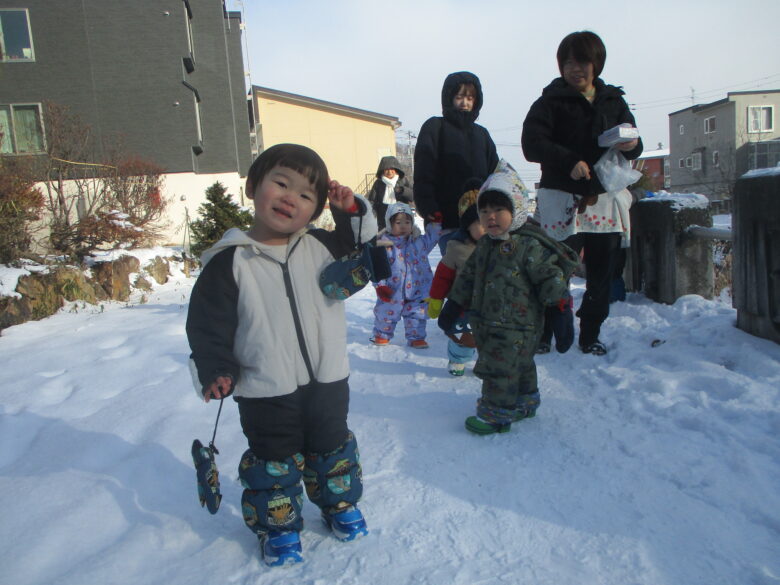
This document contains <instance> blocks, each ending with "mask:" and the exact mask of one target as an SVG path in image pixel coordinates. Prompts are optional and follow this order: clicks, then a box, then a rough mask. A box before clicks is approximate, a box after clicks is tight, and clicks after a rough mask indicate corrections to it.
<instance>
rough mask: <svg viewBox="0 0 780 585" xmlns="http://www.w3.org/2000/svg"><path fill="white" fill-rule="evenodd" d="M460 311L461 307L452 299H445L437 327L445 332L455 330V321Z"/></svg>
mask: <svg viewBox="0 0 780 585" xmlns="http://www.w3.org/2000/svg"><path fill="white" fill-rule="evenodd" d="M462 312H463V307H461V306H460V305H459V304H458V303H456V302H455V301H453V300H452V299H447V302H446V303H444V307H443V308H442V310H441V314H440V315H439V321H438V324H439V328H440V329H441V330H442V331H444V332H445V333H451V332H453V331H454V330H455V322H456V321H457V320H458V317H460V314H461V313H462Z"/></svg>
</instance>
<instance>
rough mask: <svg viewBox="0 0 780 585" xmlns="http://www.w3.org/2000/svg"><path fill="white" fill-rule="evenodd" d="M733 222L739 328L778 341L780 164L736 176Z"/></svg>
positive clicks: (779, 308)
mask: <svg viewBox="0 0 780 585" xmlns="http://www.w3.org/2000/svg"><path fill="white" fill-rule="evenodd" d="M731 223H732V229H733V230H734V263H733V266H734V268H733V275H732V280H733V287H732V288H733V290H732V298H733V299H734V306H735V307H736V309H737V327H739V328H740V329H743V330H744V331H747V332H748V333H751V334H752V335H757V336H759V337H764V338H766V339H771V340H773V341H776V342H778V343H780V169H761V170H757V171H751V172H749V173H747V174H745V175H743V176H742V177H741V178H740V179H739V180H738V181H737V184H736V186H735V189H734V213H733V216H732V221H731Z"/></svg>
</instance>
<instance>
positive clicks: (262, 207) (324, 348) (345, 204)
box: [187, 144, 376, 566]
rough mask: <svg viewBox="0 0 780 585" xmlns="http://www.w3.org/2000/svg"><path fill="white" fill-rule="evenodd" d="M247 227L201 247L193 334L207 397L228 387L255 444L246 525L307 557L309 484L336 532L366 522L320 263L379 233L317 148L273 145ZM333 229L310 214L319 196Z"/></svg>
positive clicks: (255, 182)
mask: <svg viewBox="0 0 780 585" xmlns="http://www.w3.org/2000/svg"><path fill="white" fill-rule="evenodd" d="M246 193H247V196H248V197H249V199H251V200H252V201H253V203H254V206H255V218H254V223H253V224H252V227H251V229H250V230H249V231H248V232H243V231H241V230H239V229H238V228H233V229H231V230H228V231H227V232H226V233H225V235H224V236H223V237H222V239H221V240H220V241H219V242H218V243H217V244H215V245H214V247H212V248H211V249H209V250H207V251H206V252H204V253H203V255H202V256H201V261H202V263H203V270H202V272H201V274H200V276H199V277H198V281H197V282H196V283H195V286H194V287H193V289H192V296H191V298H190V306H189V313H188V315H187V338H188V340H189V343H190V348H191V349H192V355H191V360H190V368H191V371H192V373H193V381H194V383H195V386H196V389H197V390H198V392H199V394H201V395H202V396H203V398H204V399H205V400H206V402H208V401H209V400H211V399H223V398H226V397H227V396H230V395H231V394H232V395H233V396H234V397H235V400H236V402H237V403H238V412H239V415H240V419H241V428H242V430H243V431H244V435H245V436H246V438H247V440H248V443H249V449H247V451H246V452H245V453H244V454H243V456H242V457H241V463H240V465H239V470H238V477H239V478H240V480H241V483H242V485H243V486H244V488H245V489H244V492H243V496H242V498H241V509H242V513H243V516H244V522H245V523H246V525H247V526H248V527H249V529H250V530H251V531H252V532H253V533H254V534H256V535H257V536H258V538H259V539H260V551H261V554H262V556H263V560H264V561H265V563H266V564H268V565H271V566H274V565H283V564H287V563H295V562H299V561H301V560H302V556H301V541H300V535H299V533H300V531H301V529H302V528H303V518H302V515H301V508H302V505H303V489H302V487H301V480H302V481H303V484H304V485H305V488H306V493H307V495H308V497H309V499H310V500H311V501H312V502H314V503H315V504H316V505H317V506H318V507H319V508H320V510H321V513H322V519H323V520H324V521H325V523H326V525H327V526H328V527H329V528H330V529H331V530H332V531H333V533H334V535H335V536H336V537H337V538H338V539H340V540H352V539H353V538H355V537H357V536H360V535H361V534H366V533H367V528H366V523H365V520H364V519H363V515H362V513H361V511H360V510H359V509H358V508H357V505H356V504H357V502H358V500H359V499H360V496H361V494H362V491H363V483H362V479H361V468H360V463H359V454H358V449H357V442H356V440H355V436H354V435H353V434H352V432H351V431H350V430H349V428H348V427H347V413H348V410H349V384H348V378H349V363H348V360H347V352H346V338H347V334H346V319H345V316H344V304H343V303H342V302H339V301H335V300H332V299H329V298H327V297H326V296H325V295H324V294H323V293H322V291H321V290H320V287H319V276H320V273H321V272H322V270H323V269H324V268H325V267H327V266H328V265H329V264H331V263H332V262H334V260H335V259H337V258H341V257H342V256H344V255H346V254H348V253H350V252H351V251H352V250H353V249H354V247H355V242H356V241H364V242H365V241H367V240H369V239H371V238H372V237H374V236H375V235H376V222H375V220H374V216H373V213H372V212H371V208H370V206H369V204H368V202H367V201H366V200H365V199H361V198H359V197H358V196H355V195H354V194H353V193H352V190H351V189H349V188H348V187H344V186H341V185H339V184H338V183H337V182H336V181H329V179H328V170H327V168H326V166H325V163H324V162H323V161H322V159H321V158H320V157H319V156H318V155H317V153H315V152H314V151H313V150H311V149H309V148H307V147H305V146H300V145H297V144H278V145H275V146H272V147H271V148H269V149H267V150H265V151H264V152H263V153H262V154H261V155H260V156H259V157H257V159H256V160H255V162H254V163H253V164H252V166H251V167H250V169H249V172H248V173H247V180H246ZM326 201H329V202H330V209H331V211H332V213H333V217H334V220H335V222H336V230H335V231H332V232H329V231H325V230H321V229H313V228H311V227H310V226H309V224H310V222H312V221H313V220H314V219H316V218H317V216H319V215H320V213H321V212H322V210H323V208H324V206H325V202H326Z"/></svg>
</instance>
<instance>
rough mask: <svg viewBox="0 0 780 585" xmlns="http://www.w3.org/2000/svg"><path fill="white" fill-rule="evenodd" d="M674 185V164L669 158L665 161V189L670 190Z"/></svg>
mask: <svg viewBox="0 0 780 585" xmlns="http://www.w3.org/2000/svg"><path fill="white" fill-rule="evenodd" d="M671 184H672V163H670V162H669V159H668V158H665V159H664V187H665V188H668V187H669V186H670V185H671Z"/></svg>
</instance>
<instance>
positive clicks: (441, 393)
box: [0, 251, 780, 585]
mask: <svg viewBox="0 0 780 585" xmlns="http://www.w3.org/2000/svg"><path fill="white" fill-rule="evenodd" d="M438 259H439V258H438V251H436V252H435V253H434V254H433V255H432V257H431V260H432V263H434V264H435V263H436V262H437V261H438ZM193 282H194V279H191V278H187V277H185V276H184V275H183V274H181V273H177V274H176V275H175V276H174V278H172V279H171V280H170V282H169V283H167V284H165V285H158V286H156V287H155V289H154V290H153V291H152V292H151V293H147V294H146V299H147V302H145V303H141V302H140V301H139V298H140V297H136V298H134V300H133V301H131V302H130V303H107V304H103V305H102V306H101V307H93V306H90V305H84V304H83V303H71V304H70V305H68V307H66V308H65V309H63V310H62V311H60V312H59V313H58V314H56V315H54V316H52V317H50V318H48V319H45V320H42V321H37V322H30V323H26V324H23V325H19V326H16V327H11V328H9V329H6V330H5V331H3V334H2V336H1V337H0V355H2V356H3V362H2V363H3V367H2V368H0V388H2V389H3V390H2V400H1V401H0V419H1V420H0V489H1V490H2V493H3V494H5V496H4V502H5V506H4V509H3V512H2V517H3V520H2V522H0V540H1V541H2V542H3V547H2V550H1V551H0V565H2V567H3V579H2V581H3V582H4V583H13V584H14V585H34V584H40V585H55V584H56V585H68V584H74V585H106V584H117V585H122V584H138V583H144V584H145V585H158V584H159V585H200V584H212V583H230V584H242V585H243V584H250V583H251V584H260V585H262V584H272V583H296V584H309V585H326V584H328V585H330V584H352V583H359V584H372V585H373V584H388V585H389V584H392V585H397V584H405V583H419V584H422V583H425V584H430V585H451V584H476V583H480V584H493V583H534V584H536V585H565V584H577V585H589V584H593V585H628V584H630V585H650V584H652V585H683V584H684V585H694V584H706V585H718V584H723V585H727V584H728V585H733V584H736V583H740V584H747V583H751V584H770V583H778V582H779V581H780V490H778V486H780V396H779V393H780V345H778V344H775V343H772V342H770V341H767V340H764V339H760V338H757V337H753V336H750V335H748V334H747V333H744V332H742V331H740V330H739V329H736V328H735V320H736V315H735V311H734V309H732V308H731V306H730V304H725V303H722V302H718V301H708V300H705V299H703V298H701V297H698V296H685V297H682V298H681V299H679V300H678V301H677V302H676V303H675V304H674V305H672V306H668V305H662V304H657V303H653V302H651V301H649V300H648V299H647V298H645V297H644V296H642V295H640V294H629V295H628V299H627V301H626V302H622V303H616V304H615V305H613V306H612V312H611V315H610V317H609V319H608V320H607V322H606V324H605V326H604V329H603V335H602V337H603V339H604V340H605V341H606V343H607V345H608V348H609V350H610V352H609V354H608V355H607V356H604V357H595V356H592V355H583V354H581V353H580V352H578V351H576V350H574V349H572V350H571V351H569V353H567V354H565V355H559V354H555V353H551V354H548V355H543V356H539V358H538V360H537V364H538V371H539V380H540V388H541V393H542V405H541V408H540V409H539V412H538V414H537V416H536V417H535V418H533V419H529V420H525V421H522V422H520V423H516V424H515V425H513V428H512V431H511V432H510V433H507V434H502V435H495V436H488V437H478V436H473V435H470V434H468V433H467V432H466V431H465V430H464V428H463V421H464V419H465V417H466V416H468V415H470V414H472V413H473V412H474V406H475V401H476V399H477V397H478V395H479V387H480V382H479V380H478V379H476V378H475V377H474V376H473V374H471V373H470V368H469V369H468V370H467V371H468V372H469V373H467V375H466V376H464V377H463V378H452V377H450V376H449V375H448V374H447V372H446V369H445V364H446V357H445V343H446V338H445V337H444V336H443V334H442V333H441V332H440V331H439V330H438V329H437V328H436V327H435V325H434V324H430V325H429V335H428V340H429V342H430V344H431V348H430V349H428V350H424V351H423V350H411V349H410V348H408V347H406V346H404V345H403V341H402V337H403V336H402V327H401V326H399V330H398V335H397V336H396V338H395V339H394V340H393V342H392V345H390V346H387V347H382V348H377V347H374V346H371V345H370V344H369V343H368V341H367V340H368V337H369V335H370V331H371V325H372V320H373V315H372V307H373V301H374V293H373V291H372V290H370V289H369V290H364V291H362V292H361V293H360V294H358V295H356V296H355V297H353V298H352V299H350V300H348V301H347V304H346V309H347V320H348V331H349V334H348V352H349V357H350V363H351V367H352V374H351V377H350V385H351V388H352V399H351V404H350V406H351V412H350V426H351V428H352V429H353V430H354V432H355V434H356V436H357V438H358V441H359V444H360V450H361V458H362V463H363V476H364V482H365V492H364V497H363V501H362V504H361V507H362V509H363V511H364V512H365V515H366V518H367V520H368V523H369V528H370V530H371V532H370V534H369V535H368V536H367V537H365V538H363V539H360V540H358V541H355V542H352V543H341V542H338V541H336V540H335V539H334V538H333V537H332V536H330V535H328V534H327V532H326V530H325V528H324V527H323V526H322V525H321V523H320V521H319V518H318V511H317V510H316V508H315V507H314V506H313V505H312V504H311V503H310V502H306V503H305V506H304V518H305V521H306V530H305V531H304V534H303V536H302V539H303V546H304V554H305V558H306V561H305V562H304V563H302V564H301V565H297V566H294V567H291V568H287V569H268V568H266V567H265V566H264V565H263V564H262V563H261V561H260V560H259V556H258V551H257V545H256V542H255V538H254V537H253V536H252V535H251V534H250V532H249V531H248V530H247V529H246V527H245V526H244V525H243V521H242V519H241V510H240V498H241V491H242V488H241V486H240V485H239V483H238V479H237V476H238V473H237V466H238V462H239V458H240V456H241V454H242V453H243V452H244V450H245V449H246V442H245V439H244V437H243V435H242V433H241V429H240V426H239V423H238V415H237V410H236V408H235V405H234V403H233V402H232V401H229V402H226V403H225V408H224V409H223V412H222V418H221V420H220V426H219V430H218V433H217V439H216V444H217V446H218V447H219V450H220V454H219V455H218V456H217V463H218V465H219V468H220V472H221V482H222V493H223V494H224V500H223V503H222V507H221V509H220V511H219V513H218V514H217V515H215V516H211V515H210V514H208V512H207V511H205V510H204V509H201V508H200V505H199V504H198V501H197V495H196V487H195V472H194V468H193V467H192V461H191V460H190V445H191V443H192V440H193V439H195V438H199V439H201V440H202V441H204V442H206V441H208V440H209V439H210V438H211V433H212V431H213V427H214V419H215V416H216V412H217V404H216V403H214V402H212V403H209V404H208V405H206V404H204V403H202V402H201V401H199V400H198V399H197V398H196V396H195V394H194V392H193V389H192V386H191V382H190V376H189V374H188V371H187V356H188V347H187V342H186V338H185V333H184V322H185V316H186V311H187V300H188V297H189V293H190V288H191V286H192V284H193ZM573 292H574V296H575V300H576V301H577V302H579V300H580V298H581V296H582V294H583V282H582V281H581V280H577V279H575V281H574V291H573Z"/></svg>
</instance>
